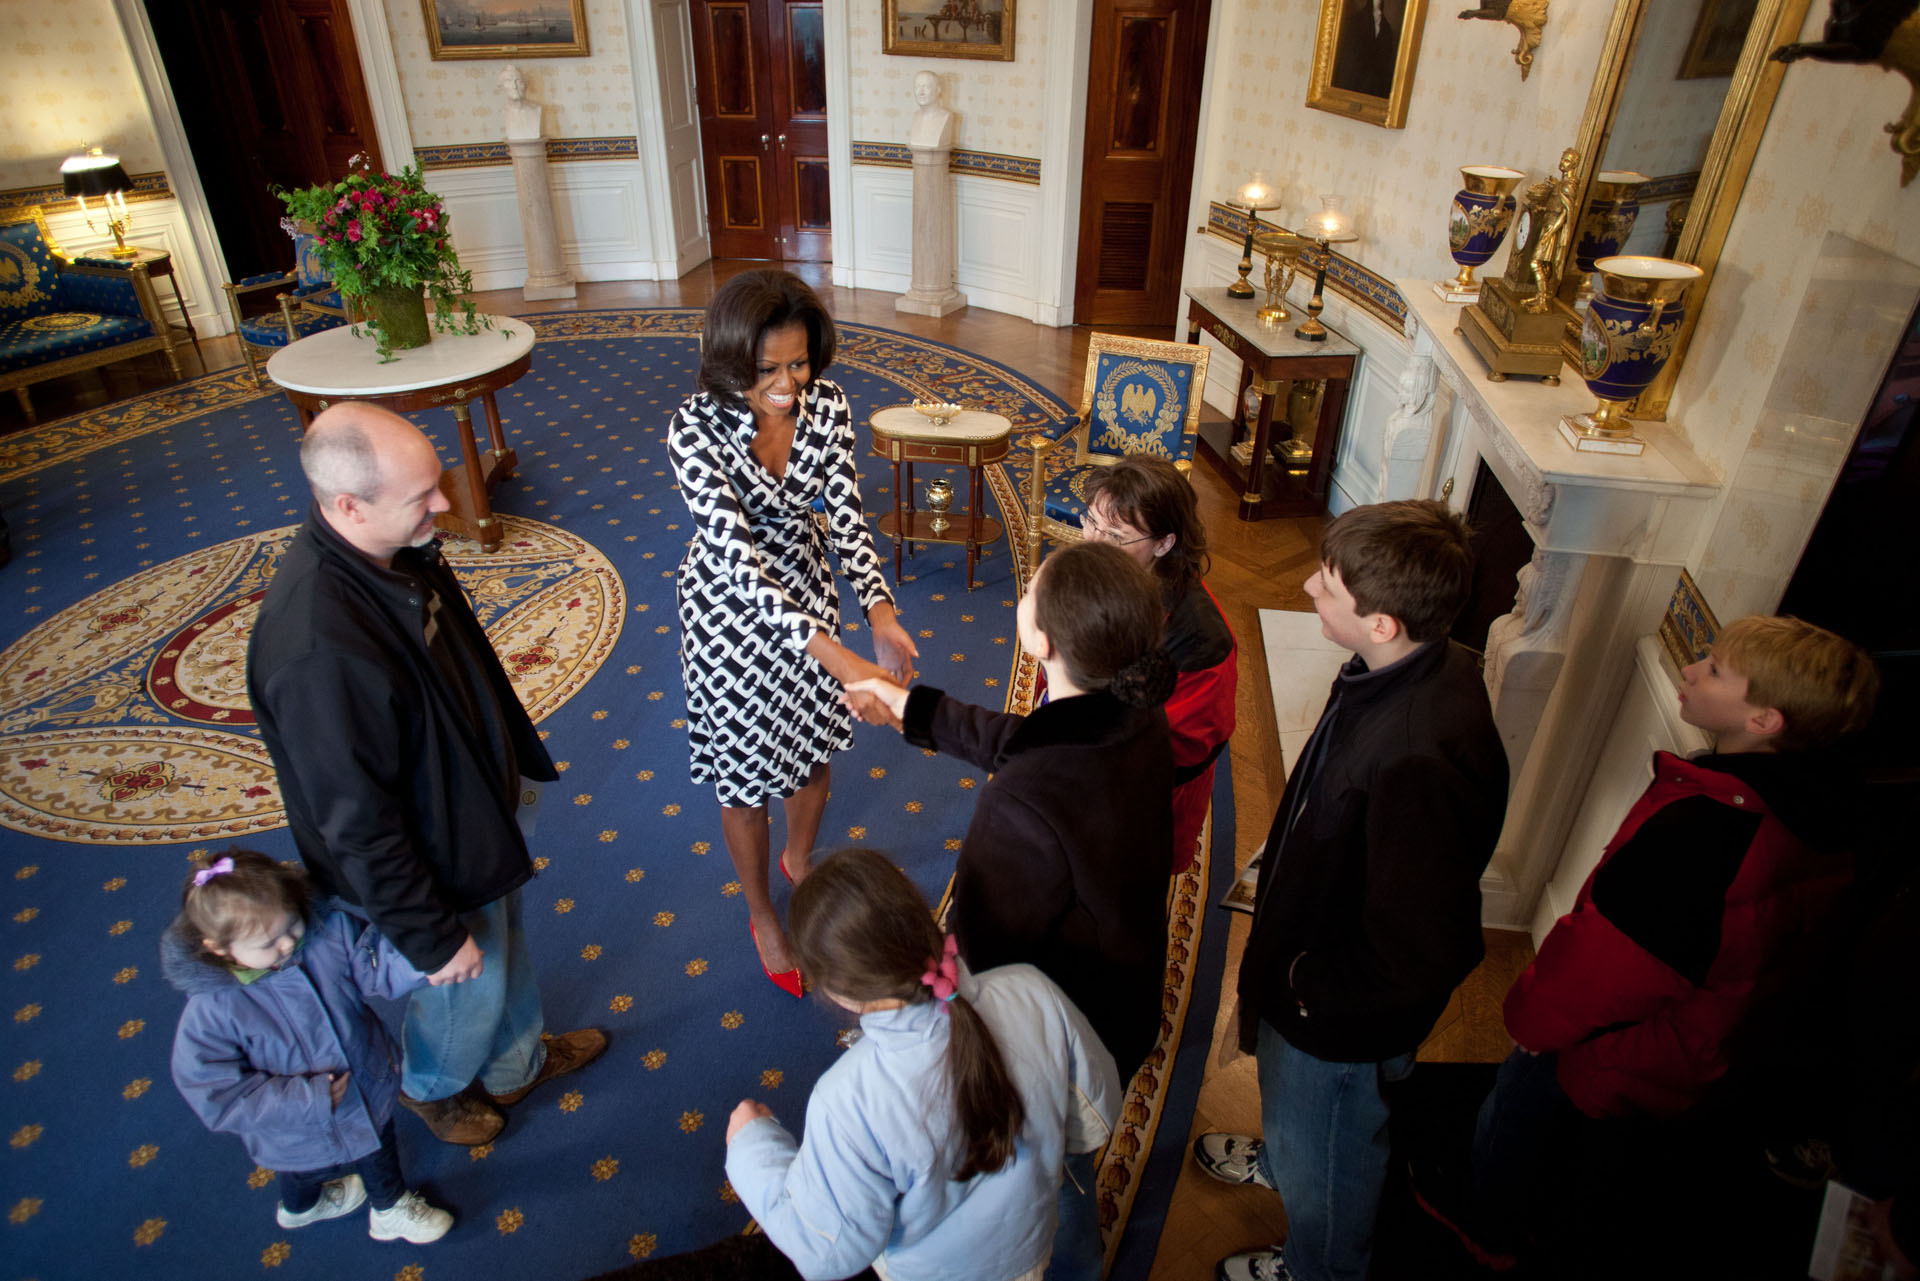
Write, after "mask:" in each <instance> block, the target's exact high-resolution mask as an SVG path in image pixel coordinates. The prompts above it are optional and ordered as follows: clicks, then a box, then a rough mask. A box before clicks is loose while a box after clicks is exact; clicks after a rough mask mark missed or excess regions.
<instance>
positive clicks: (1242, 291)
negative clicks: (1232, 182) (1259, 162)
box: [1226, 172, 1280, 298]
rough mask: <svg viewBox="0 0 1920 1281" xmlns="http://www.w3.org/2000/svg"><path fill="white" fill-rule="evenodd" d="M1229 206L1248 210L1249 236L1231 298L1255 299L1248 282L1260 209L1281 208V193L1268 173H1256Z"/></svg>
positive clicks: (1258, 229) (1241, 255)
mask: <svg viewBox="0 0 1920 1281" xmlns="http://www.w3.org/2000/svg"><path fill="white" fill-rule="evenodd" d="M1226 205H1227V208H1229V209H1242V210H1245V211H1246V215H1247V239H1246V243H1245V244H1243V245H1241V246H1240V279H1238V280H1236V281H1234V282H1233V283H1232V284H1230V285H1228V286H1227V297H1229V298H1251V297H1253V286H1252V285H1251V284H1249V283H1248V282H1247V273H1248V272H1250V271H1252V270H1253V238H1254V236H1256V235H1257V234H1259V231H1260V211H1261V210H1263V209H1278V208H1279V207H1280V193H1279V192H1277V191H1275V190H1274V186H1273V183H1271V182H1270V181H1268V180H1267V175H1266V174H1265V173H1264V172H1256V173H1255V174H1254V175H1253V179H1252V181H1250V182H1248V183H1247V184H1246V185H1245V186H1243V187H1241V188H1240V190H1239V191H1236V192H1235V193H1234V196H1233V199H1232V200H1229V201H1227V202H1226Z"/></svg>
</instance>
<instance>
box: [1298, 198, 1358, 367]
mask: <svg viewBox="0 0 1920 1281" xmlns="http://www.w3.org/2000/svg"><path fill="white" fill-rule="evenodd" d="M1345 199H1346V197H1344V196H1322V197H1320V212H1319V213H1317V214H1315V215H1313V217H1311V218H1309V219H1307V224H1306V226H1304V227H1302V228H1300V234H1301V235H1303V236H1307V237H1309V238H1311V239H1312V240H1313V241H1314V242H1315V243H1317V244H1318V245H1319V246H1320V270H1319V271H1318V272H1317V273H1315V275H1314V278H1313V297H1312V298H1311V299H1309V300H1308V302H1307V323H1305V324H1304V325H1301V326H1300V327H1299V328H1298V329H1296V330H1294V331H1293V336H1294V337H1296V338H1302V339H1305V340H1306V341H1307V342H1325V341H1326V340H1327V327H1326V326H1325V325H1323V324H1321V323H1320V312H1321V309H1322V308H1324V307H1325V306H1326V302H1325V299H1324V297H1323V295H1324V293H1325V291H1326V287H1327V264H1328V263H1330V262H1332V261H1333V250H1332V249H1331V248H1330V246H1332V245H1336V244H1344V243H1346V242H1347V241H1350V240H1358V239H1359V238H1360V237H1359V235H1358V234H1357V233H1356V232H1355V231H1354V229H1353V217H1352V215H1350V214H1348V213H1347V211H1346V210H1344V209H1342V208H1341V207H1340V206H1341V203H1342V201H1344V200H1345Z"/></svg>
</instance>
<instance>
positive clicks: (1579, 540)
mask: <svg viewBox="0 0 1920 1281" xmlns="http://www.w3.org/2000/svg"><path fill="white" fill-rule="evenodd" d="M1396 284H1397V287H1398V288H1399V290H1400V293H1401V296H1402V297H1404V298H1406V299H1407V302H1408V306H1409V311H1408V315H1407V322H1406V327H1407V336H1408V337H1409V338H1410V339H1412V364H1413V369H1412V370H1411V371H1410V373H1409V377H1408V381H1409V382H1410V383H1411V385H1412V386H1414V387H1415V388H1419V389H1422V390H1424V388H1425V387H1429V386H1430V387H1432V388H1433V389H1434V393H1433V394H1432V395H1431V396H1422V397H1415V398H1414V401H1415V403H1410V404H1405V405H1403V406H1402V409H1401V412H1399V413H1396V414H1395V415H1394V418H1393V420H1392V422H1391V423H1390V424H1389V426H1388V433H1389V439H1388V442H1387V448H1388V450H1389V452H1390V453H1392V454H1393V455H1394V456H1397V457H1409V456H1411V457H1421V456H1424V457H1425V458H1426V460H1427V462H1426V467H1425V469H1424V472H1423V477H1424V481H1423V487H1422V490H1421V492H1423V493H1427V494H1430V495H1431V496H1433V497H1436V498H1444V499H1446V500H1447V501H1448V503H1449V504H1450V505H1451V506H1452V507H1453V508H1454V509H1455V510H1459V511H1464V510H1466V508H1467V506H1468V504H1469V503H1470V501H1471V499H1472V488H1473V485H1474V481H1475V478H1476V476H1478V475H1479V474H1480V468H1481V464H1482V463H1484V464H1485V465H1486V469H1487V471H1488V473H1490V474H1491V475H1492V477H1493V479H1494V480H1495V481H1497V483H1498V484H1499V485H1500V487H1501V488H1502V489H1504V490H1505V491H1506V494H1507V496H1508V497H1509V498H1510V499H1511V500H1512V502H1513V505H1514V506H1515V507H1516V508H1518V509H1519V512H1520V514H1521V516H1522V517H1523V518H1524V522H1525V528H1526V532H1527V535H1528V536H1529V538H1531V539H1532V541H1533V545H1534V551H1533V556H1532V559H1531V561H1530V562H1529V563H1528V564H1527V565H1526V566H1525V567H1524V568H1522V569H1521V571H1520V573H1519V578H1518V582H1517V583H1516V584H1515V587H1516V591H1515V599H1514V608H1513V611H1512V612H1511V613H1509V614H1507V615H1506V616H1505V617H1502V618H1500V619H1498V620H1496V621H1495V623H1494V624H1493V626H1492V628H1491V629H1490V630H1489V632H1488V635H1487V642H1486V656H1487V670H1486V675H1487V692H1488V694H1489V696H1490V698H1491V699H1492V702H1493V711H1494V720H1495V722H1496V723H1497V724H1498V726H1499V728H1500V733H1501V737H1502V739H1503V740H1504V741H1505V743H1506V745H1507V755H1508V761H1509V763H1510V765H1511V767H1512V771H1513V792H1512V796H1511V798H1510V801H1509V803H1508V807H1507V824H1506V828H1505V830H1504V831H1503V833H1502V834H1501V838H1500V846H1499V849H1498V850H1497V851H1496V852H1495V854H1494V861H1493V865H1492V866H1491V867H1490V868H1489V869H1488V874H1487V876H1486V878H1485V879H1484V880H1483V882H1482V891H1483V894H1484V896H1485V909H1484V910H1485V914H1486V919H1487V921H1488V923H1489V924H1503V925H1511V926H1515V927H1519V928H1525V927H1526V926H1527V925H1528V924H1529V922H1530V920H1531V917H1532V915H1533V910H1534V906H1535V904H1536V902H1537V901H1538V900H1539V898H1540V894H1541V891H1542V889H1543V888H1544V887H1545V885H1546V883H1547V880H1548V878H1549V877H1550V876H1551V875H1552V874H1553V871H1554V868H1555V867H1556V865H1557V864H1558V862H1559V859H1560V853H1561V849H1562V847H1563V845H1564V844H1565V842H1566V838H1567V834H1568V830H1569V828H1570V827H1571V825H1572V823H1573V819H1574V816H1575V814H1576V812H1577V811H1578V810H1579V807H1580V803H1581V801H1582V798H1583V797H1584V795H1585V792H1586V788H1587V783H1588V780H1589V779H1590V778H1591V776H1592V774H1593V769H1594V765H1595V762H1596V760H1597V759H1598V755H1599V751H1600V747H1601V740H1602V739H1603V738H1604V733H1603V732H1602V731H1604V727H1605V726H1607V725H1608V724H1610V723H1611V721H1612V719H1613V715H1614V710H1615V708H1616V706H1617V704H1618V702H1619V699H1620V695H1621V691H1622V690H1623V689H1624V687H1625V684H1626V681H1627V678H1628V676H1629V674H1630V672H1631V671H1632V667H1633V662H1634V657H1633V656H1634V645H1635V642H1636V641H1638V640H1639V639H1640V638H1641V637H1644V636H1647V635H1650V634H1651V633H1653V632H1654V631H1656V630H1657V629H1658V626H1659V620H1660V617H1661V615H1662V613H1663V612H1664V610H1665V608H1666V604H1667V601H1668V599H1669V598H1670V597H1671V595H1672V593H1673V588H1674V584H1675V582H1676V580H1677V578H1678V575H1679V571H1680V569H1681V568H1682V567H1683V566H1684V565H1685V563H1686V557H1687V555H1688V554H1689V552H1690V551H1691V550H1692V549H1693V548H1694V546H1695V545H1696V543H1697V541H1698V539H1699V538H1700V536H1701V534H1702V532H1703V527H1704V525H1705V522H1706V520H1707V518H1708V515H1709V511H1710V508H1711V506H1712V500H1713V499H1714V497H1715V495H1717V494H1718V493H1719V492H1720V481H1719V480H1718V479H1717V478H1716V477H1715V476H1714V475H1713V473H1712V471H1711V470H1710V469H1709V468H1708V467H1707V466H1706V464H1705V463H1704V462H1702V461H1701V460H1700V459H1699V458H1698V457H1697V456H1695V455H1694V453H1693V451H1692V450H1691V449H1690V448H1688V446H1687V445H1686V443H1685V442H1684V441H1683V440H1682V439H1681V438H1680V437H1679V436H1678V435H1677V434H1676V433H1674V432H1672V431H1670V430H1669V429H1668V428H1667V427H1666V425H1665V424H1662V423H1642V424H1640V434H1641V435H1642V436H1643V437H1645V439H1646V441H1647V449H1646V452H1645V453H1643V454H1640V455H1638V456H1624V455H1613V454H1596V453H1583V452H1580V451H1577V450H1574V449H1572V448H1570V447H1569V446H1567V445H1566V444H1565V443H1564V442H1563V441H1562V440H1561V439H1560V435H1559V432H1558V428H1557V424H1558V422H1559V420H1560V417H1561V416H1562V415H1563V414H1569V413H1579V412H1583V411H1585V410H1588V409H1591V408H1592V407H1593V404H1594V397H1593V396H1592V394H1591V393H1590V392H1588V391H1587V389H1586V387H1585V385H1584V384H1582V383H1581V382H1580V380H1579V379H1578V378H1577V377H1575V376H1574V375H1573V373H1572V371H1571V370H1568V371H1567V372H1566V376H1565V378H1564V380H1563V382H1562V385H1560V386H1558V387H1549V386H1547V385H1545V384H1543V383H1539V382H1536V381H1534V380H1532V379H1529V378H1523V377H1515V378H1513V379H1510V380H1509V381H1507V382H1503V383H1496V382H1492V381H1490V380H1489V379H1488V378H1487V370H1486V367H1485V365H1484V364H1483V363H1482V362H1481V361H1480V358H1479V357H1478V356H1477V355H1476V354H1475V353H1474V352H1473V350H1472V348H1470V347H1468V346H1467V344H1466V341H1465V339H1464V338H1462V337H1460V336H1459V335H1458V334H1456V333H1455V326H1456V325H1457V324H1458V317H1459V312H1460V308H1459V307H1458V306H1457V305H1452V304H1448V303H1444V302H1442V301H1440V300H1439V299H1438V298H1437V297H1435V296H1434V292H1433V290H1432V288H1431V285H1430V282H1427V281H1399V282H1396Z"/></svg>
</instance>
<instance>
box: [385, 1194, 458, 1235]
mask: <svg viewBox="0 0 1920 1281" xmlns="http://www.w3.org/2000/svg"><path fill="white" fill-rule="evenodd" d="M452 1226H453V1216H452V1215H451V1214H448V1213H447V1212H446V1211H445V1210H441V1209H437V1208H435V1207H434V1206H431V1205H428V1204H427V1199H426V1198H425V1197H423V1196H421V1195H420V1194H419V1193H418V1192H406V1193H403V1194H402V1195H401V1197H400V1199H399V1200H398V1201H395V1202H394V1203H393V1204H392V1205H390V1206H388V1207H387V1208H386V1209H384V1210H372V1211H369V1212H368V1215H367V1235H368V1236H370V1237H372V1238H373V1239H374V1240H376V1241H411V1242H413V1243H414V1244H415V1245H425V1244H427V1242H429V1241H438V1240H439V1239H440V1238H441V1237H443V1236H445V1235H447V1229H448V1228H450V1227H452Z"/></svg>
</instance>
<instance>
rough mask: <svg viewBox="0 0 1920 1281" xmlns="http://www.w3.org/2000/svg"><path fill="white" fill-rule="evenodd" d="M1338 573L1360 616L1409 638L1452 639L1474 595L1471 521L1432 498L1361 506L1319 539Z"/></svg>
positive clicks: (1325, 558) (1324, 556)
mask: <svg viewBox="0 0 1920 1281" xmlns="http://www.w3.org/2000/svg"><path fill="white" fill-rule="evenodd" d="M1320 563H1321V564H1322V565H1327V566H1331V567H1332V568H1333V570H1334V572H1336V573H1337V574H1339V575H1340V582H1341V583H1342V584H1343V585H1344V586H1345V587H1346V589H1347V591H1348V593H1349V594H1351V595H1352V597H1353V606H1354V608H1355V609H1356V610H1357V611H1359V612H1360V613H1361V614H1386V615H1389V616H1390V617H1392V618H1395V619H1397V620H1399V623H1400V626H1401V628H1402V629H1403V630H1404V631H1405V632H1406V634H1407V638H1408V639H1409V640H1414V641H1423V642H1424V641H1430V640H1433V639H1434V638H1436V637H1440V636H1445V635H1446V634H1447V629H1448V628H1450V627H1452V626H1453V620H1454V618H1455V616H1456V615H1458V614H1459V613H1460V610H1461V607H1462V606H1464V605H1465V604H1466V603H1467V595H1468V593H1469V592H1470V591H1471V590H1472V588H1473V544H1472V542H1471V541H1469V538H1468V529H1467V521H1466V518H1465V517H1463V516H1459V515H1456V514H1455V513H1453V512H1452V511H1450V510H1448V508H1447V505H1446V504H1445V503H1442V502H1435V501H1432V500H1430V499H1402V500H1401V501H1399V502H1392V503H1373V504H1371V505H1370V506H1366V507H1356V508H1354V509H1353V510H1352V511H1349V512H1345V513H1343V514H1341V515H1340V516H1339V517H1337V518H1335V519H1334V520H1333V521H1331V522H1330V523H1329V524H1328V525H1327V527H1326V530H1325V531H1324V532H1323V533H1322V534H1321V535H1320Z"/></svg>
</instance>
